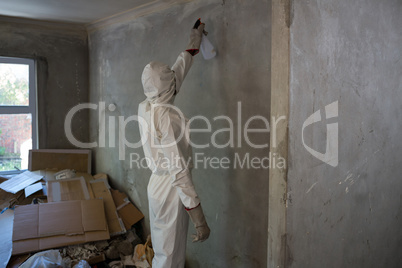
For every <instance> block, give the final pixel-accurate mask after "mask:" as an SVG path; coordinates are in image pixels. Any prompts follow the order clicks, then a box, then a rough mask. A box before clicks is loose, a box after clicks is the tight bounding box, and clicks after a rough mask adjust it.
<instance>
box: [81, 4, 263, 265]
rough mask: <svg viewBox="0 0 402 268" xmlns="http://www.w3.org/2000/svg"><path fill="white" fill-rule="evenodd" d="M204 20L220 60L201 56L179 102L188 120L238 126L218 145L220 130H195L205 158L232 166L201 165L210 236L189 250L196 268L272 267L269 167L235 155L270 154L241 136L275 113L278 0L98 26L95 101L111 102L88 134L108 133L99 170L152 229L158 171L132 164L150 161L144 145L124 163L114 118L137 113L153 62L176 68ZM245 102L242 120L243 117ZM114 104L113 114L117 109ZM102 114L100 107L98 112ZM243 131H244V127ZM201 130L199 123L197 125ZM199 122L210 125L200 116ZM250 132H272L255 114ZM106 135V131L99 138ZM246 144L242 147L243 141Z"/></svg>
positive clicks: (256, 139)
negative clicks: (153, 181)
mask: <svg viewBox="0 0 402 268" xmlns="http://www.w3.org/2000/svg"><path fill="white" fill-rule="evenodd" d="M199 17H201V19H202V21H204V22H205V23H206V30H207V31H208V32H209V35H208V38H209V39H210V41H211V42H212V44H214V45H215V47H216V49H217V53H218V54H217V56H216V58H214V59H212V60H210V61H206V60H204V59H203V58H202V55H201V54H199V55H197V56H196V57H195V61H194V64H193V66H192V68H191V69H190V71H189V74H188V76H187V78H186V79H185V81H184V83H183V85H182V88H181V91H180V93H179V95H178V96H177V98H176V105H177V106H178V107H179V108H180V109H181V111H182V112H183V113H184V114H185V115H186V116H187V117H188V118H192V117H194V116H197V115H202V116H205V117H206V118H207V119H208V120H210V122H211V129H212V133H213V132H214V131H216V130H218V129H220V128H228V127H230V125H229V123H228V122H227V120H225V119H214V118H215V117H217V116H227V117H229V118H230V119H231V120H233V122H234V138H233V139H234V143H235V144H234V145H235V146H234V147H230V146H227V147H225V148H214V147H213V146H212V144H211V136H212V133H194V134H193V135H192V141H193V142H194V143H196V144H208V143H209V144H210V146H209V147H208V148H204V149H193V155H195V154H201V157H209V158H211V157H218V158H222V157H228V158H229V159H230V160H231V163H232V165H231V167H230V168H227V169H225V168H219V169H214V168H211V167H207V168H204V167H203V165H202V164H198V167H196V168H195V169H194V170H193V181H194V184H195V187H196V190H197V192H198V194H199V196H200V198H201V202H202V205H203V208H204V211H205V214H206V219H207V221H208V223H209V225H210V227H211V230H212V233H211V237H210V238H209V239H208V240H207V241H206V242H204V243H202V244H193V243H191V242H190V237H189V236H190V234H191V233H192V232H194V229H193V227H191V228H189V235H188V237H189V243H188V247H187V255H188V258H187V260H188V265H189V266H188V267H265V266H266V254H267V239H266V238H267V228H266V226H267V211H268V210H267V207H268V169H254V168H249V169H247V168H243V169H241V168H239V166H237V168H234V166H233V162H234V161H235V157H236V154H237V155H238V157H241V159H244V157H245V156H246V154H249V156H250V158H252V157H259V158H262V157H265V156H267V155H268V152H269V148H268V147H266V148H265V149H253V148H252V147H251V146H249V145H248V144H247V142H246V140H245V138H244V136H243V131H242V130H243V127H244V124H245V123H246V121H247V120H248V119H249V118H250V117H251V116H255V115H260V116H263V117H265V118H266V119H267V120H269V118H270V2H269V1H247V2H246V1H192V2H189V3H186V4H182V5H177V6H174V7H172V8H169V9H167V10H164V11H159V12H156V13H154V14H151V15H147V16H144V17H140V18H136V19H135V20H132V21H128V22H121V23H115V24H113V25H109V26H105V27H103V28H101V29H99V30H96V31H93V32H90V34H89V46H90V83H91V88H90V101H91V102H92V103H96V104H99V102H104V103H105V109H104V112H103V111H101V112H100V111H99V110H91V112H90V114H91V115H90V117H91V126H90V140H91V141H99V137H105V147H104V148H97V149H96V150H95V153H94V155H95V169H96V171H97V172H106V173H107V174H109V175H110V177H111V181H112V184H113V186H114V187H116V188H119V189H121V190H124V191H126V192H127V193H128V194H129V196H130V198H131V199H132V200H133V202H134V203H135V204H136V205H137V206H138V207H139V208H140V210H141V211H142V212H143V213H144V214H145V221H144V222H145V228H146V229H148V228H149V218H148V201H147V195H146V189H147V184H148V181H149V177H150V174H151V173H150V171H149V170H147V169H144V168H138V167H137V166H136V165H133V166H131V167H130V154H135V155H137V154H138V155H139V156H140V157H143V151H142V148H134V149H131V148H127V149H126V151H125V154H124V157H125V160H119V149H120V148H119V147H118V143H117V137H118V135H119V134H118V132H119V131H121V129H120V130H115V131H114V132H115V133H114V135H115V140H116V142H115V147H114V148H110V146H109V138H110V134H111V133H110V131H109V130H108V128H109V118H111V117H112V118H114V119H112V120H115V125H116V126H117V125H118V117H119V116H123V117H124V119H127V118H128V117H129V116H132V115H136V114H137V108H138V104H139V103H140V102H141V101H143V100H144V99H145V95H144V94H143V89H142V84H141V73H142V70H143V68H144V67H145V65H146V64H147V63H149V62H150V61H152V60H157V61H161V62H165V63H167V64H169V65H172V64H173V63H174V61H175V59H176V57H177V56H178V55H179V53H180V52H181V51H183V50H184V49H185V48H186V45H187V42H188V38H189V33H190V29H191V27H192V25H193V24H194V22H195V20H196V19H198V18H199ZM238 102H241V110H242V112H241V116H240V119H241V122H240V123H239V121H237V120H238V111H239V110H238V105H239V104H238ZM110 104H114V105H115V106H116V109H115V110H113V109H112V110H113V111H111V110H110V109H109V105H110ZM99 112H100V113H99ZM99 118H105V123H102V122H101V125H103V124H104V125H105V129H106V131H105V135H104V136H103V134H102V133H103V131H102V130H101V131H99V127H98V126H99ZM238 126H240V127H241V132H240V137H239V135H238V133H237V129H238ZM192 127H193V126H192ZM194 127H196V128H205V127H206V125H205V123H204V122H203V121H201V120H198V121H197V120H196V121H194ZM250 127H251V128H266V126H265V124H264V122H263V121H262V120H254V121H253V122H252V123H251V124H250ZM99 133H101V135H99ZM125 135H126V138H127V140H128V141H130V142H132V143H134V142H138V141H139V139H140V137H139V130H138V123H137V122H135V121H133V122H130V123H128V124H127V126H126V129H125ZM248 136H249V137H250V141H251V142H253V143H255V144H266V146H268V144H269V133H249V134H248ZM215 138H216V141H217V143H218V144H225V143H227V142H228V140H229V134H228V132H223V133H220V134H217V135H216V136H215ZM239 141H241V143H242V144H241V146H238V142H239Z"/></svg>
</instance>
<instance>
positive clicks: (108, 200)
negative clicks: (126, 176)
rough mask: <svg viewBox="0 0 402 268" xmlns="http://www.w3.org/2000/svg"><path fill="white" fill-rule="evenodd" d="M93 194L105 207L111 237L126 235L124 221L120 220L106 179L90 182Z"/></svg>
mask: <svg viewBox="0 0 402 268" xmlns="http://www.w3.org/2000/svg"><path fill="white" fill-rule="evenodd" d="M90 185H91V188H92V192H93V194H94V196H95V198H99V199H102V200H103V201H104V205H105V213H106V220H107V224H108V227H109V232H110V235H111V236H114V235H120V234H124V233H125V232H126V228H125V225H124V224H123V221H122V220H121V219H120V218H119V216H118V214H117V211H116V205H115V203H114V201H113V197H112V194H111V193H110V190H109V189H110V186H109V184H108V182H107V180H106V179H98V180H93V181H90Z"/></svg>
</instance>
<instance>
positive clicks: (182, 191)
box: [138, 20, 210, 268]
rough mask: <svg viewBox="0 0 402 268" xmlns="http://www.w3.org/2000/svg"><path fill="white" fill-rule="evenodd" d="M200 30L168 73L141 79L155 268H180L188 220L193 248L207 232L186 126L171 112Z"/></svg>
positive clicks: (157, 70) (154, 69)
mask: <svg viewBox="0 0 402 268" xmlns="http://www.w3.org/2000/svg"><path fill="white" fill-rule="evenodd" d="M204 26H205V25H204V24H203V23H201V24H200V20H198V21H197V23H196V24H195V25H194V28H193V29H192V30H191V34H190V43H189V45H188V46H187V49H186V50H185V51H183V52H181V53H180V55H179V57H178V58H177V60H176V62H175V64H174V65H173V66H172V68H170V67H169V66H168V65H166V64H163V63H160V62H155V61H153V62H151V63H149V64H148V65H147V66H145V68H144V71H143V73H142V84H143V87H144V93H145V95H146V96H147V99H146V100H145V101H143V102H142V103H140V105H139V107H138V116H139V117H140V118H142V119H145V121H142V122H141V121H140V133H141V139H142V142H143V149H144V153H145V157H146V158H147V159H148V167H149V168H150V169H151V171H152V175H151V178H150V181H149V184H148V200H149V218H150V223H151V237H152V246H153V249H154V253H155V255H154V258H153V260H152V267H154V268H181V267H184V263H185V255H186V240H187V230H188V222H189V219H188V218H189V217H188V216H190V218H191V221H192V222H193V223H194V227H195V228H196V234H195V235H193V242H196V241H201V242H202V241H204V240H206V239H207V238H208V237H209V233H210V229H209V227H208V224H207V222H206V220H205V217H204V213H203V210H202V208H201V204H200V200H199V198H198V196H197V193H196V191H195V189H194V185H193V182H192V178H191V168H192V158H191V157H192V155H191V154H192V152H191V146H190V144H189V125H188V121H187V119H186V118H185V117H184V116H183V114H182V113H181V112H180V110H179V109H178V108H176V107H175V106H173V102H174V99H175V96H176V94H178V93H179V90H180V86H181V84H182V83H183V80H184V78H185V77H186V75H187V72H188V70H189V69H190V67H191V64H192V62H193V56H195V55H196V54H197V53H198V52H199V48H200V43H201V39H202V32H203V29H204Z"/></svg>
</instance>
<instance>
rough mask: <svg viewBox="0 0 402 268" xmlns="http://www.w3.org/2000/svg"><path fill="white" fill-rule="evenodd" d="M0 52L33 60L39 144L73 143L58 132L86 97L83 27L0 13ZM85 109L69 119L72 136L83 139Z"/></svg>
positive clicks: (57, 146)
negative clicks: (73, 109)
mask: <svg viewBox="0 0 402 268" xmlns="http://www.w3.org/2000/svg"><path fill="white" fill-rule="evenodd" d="M0 56H3V57H20V58H30V59H34V60H35V61H36V70H37V117H38V137H39V148H40V149H46V148H51V149H66V148H67V149H68V148H74V145H72V144H71V143H70V142H69V141H68V139H67V137H66V135H65V132H64V119H65V117H66V115H67V113H68V111H69V110H70V109H71V108H73V107H74V106H76V105H77V104H79V103H86V102H88V97H89V93H88V91H89V87H88V81H89V78H88V43H87V32H86V30H85V28H84V27H82V26H78V25H74V24H63V23H53V22H52V23H51V22H38V21H34V20H20V19H12V18H8V17H4V18H0ZM88 124H89V112H88V110H82V111H80V112H78V113H76V114H75V116H74V118H73V120H72V125H71V129H72V133H73V135H74V136H75V138H76V139H77V140H79V141H82V142H87V141H88V137H89V128H88Z"/></svg>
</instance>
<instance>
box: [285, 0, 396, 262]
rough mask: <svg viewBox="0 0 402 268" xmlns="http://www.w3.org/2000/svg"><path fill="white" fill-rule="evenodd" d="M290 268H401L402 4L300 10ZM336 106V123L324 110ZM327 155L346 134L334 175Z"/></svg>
mask: <svg viewBox="0 0 402 268" xmlns="http://www.w3.org/2000/svg"><path fill="white" fill-rule="evenodd" d="M292 12H293V15H294V17H293V22H292V25H291V28H290V30H291V38H290V63H291V71H290V122H289V173H288V196H289V197H290V202H288V203H289V206H288V208H287V246H288V252H287V264H288V267H401V265H402V258H401V256H402V254H401V253H402V252H401V248H402V228H401V224H402V222H401V217H402V215H401V212H402V211H401V205H402V203H401V200H402V199H401V189H402V180H401V172H400V165H401V163H402V154H401V149H402V142H401V133H400V132H401V122H402V105H401V101H402V83H401V82H402V80H401V77H402V61H401V44H402V30H401V29H402V16H401V14H402V2H401V1H397V0H386V1H375V0H359V1H346V0H341V1H328V0H310V1H293V10H292ZM336 101H337V102H338V116H336V117H333V118H328V119H326V113H325V107H326V106H327V105H328V104H331V103H333V102H336ZM318 110H321V112H320V114H321V121H320V122H317V123H314V124H311V125H309V126H307V127H305V129H304V137H305V140H304V142H305V145H306V146H308V147H311V148H312V149H313V150H316V151H317V152H319V153H322V154H324V153H325V150H326V143H327V141H328V139H329V138H330V137H329V135H330V134H329V133H327V126H328V124H335V123H337V124H338V141H339V143H338V145H339V147H338V148H339V150H338V159H339V163H338V165H337V166H336V167H333V166H330V165H328V164H326V163H324V162H322V161H320V160H318V159H317V158H315V157H313V156H312V155H311V154H310V153H309V152H308V151H307V150H306V147H305V146H304V145H303V141H302V131H303V123H304V122H305V120H306V119H307V118H308V117H309V116H310V115H311V114H313V113H314V112H316V111H318Z"/></svg>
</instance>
